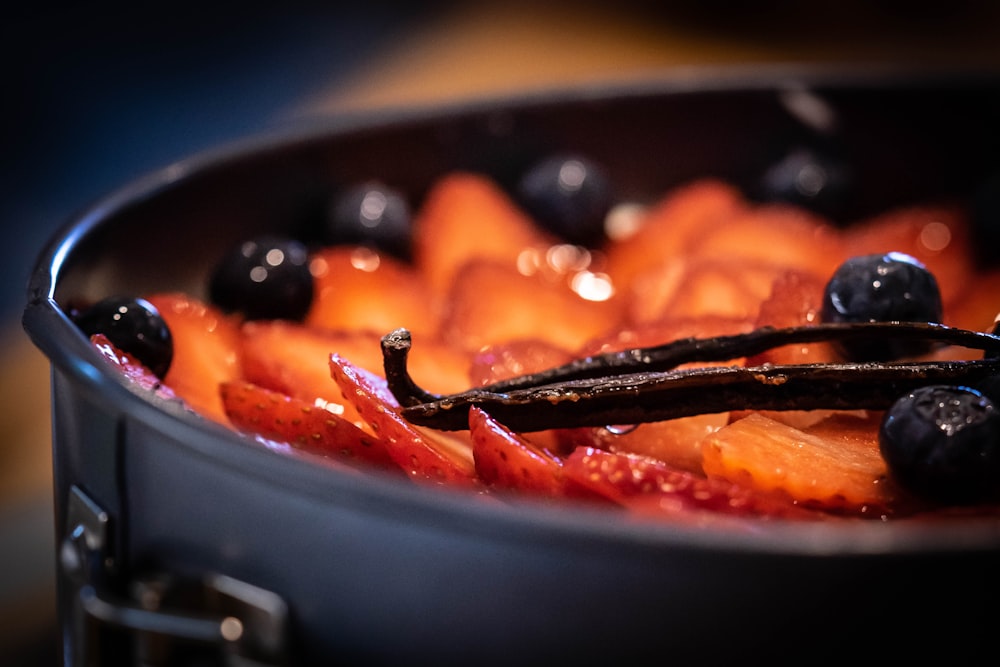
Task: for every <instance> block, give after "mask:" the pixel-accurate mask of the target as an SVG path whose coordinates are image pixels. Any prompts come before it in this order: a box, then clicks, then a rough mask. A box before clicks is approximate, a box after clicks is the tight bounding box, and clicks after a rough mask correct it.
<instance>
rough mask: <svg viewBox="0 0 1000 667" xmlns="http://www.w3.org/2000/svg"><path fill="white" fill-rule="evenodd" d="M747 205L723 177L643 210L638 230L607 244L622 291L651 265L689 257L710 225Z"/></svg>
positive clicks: (688, 187) (687, 187) (687, 186)
mask: <svg viewBox="0 0 1000 667" xmlns="http://www.w3.org/2000/svg"><path fill="white" fill-rule="evenodd" d="M745 206H746V202H745V201H744V198H743V195H742V194H741V193H740V191H739V190H738V189H737V188H735V187H733V186H731V185H729V184H728V183H723V182H722V181H718V180H713V179H704V180H697V181H692V182H690V183H686V184H684V185H681V186H678V187H677V188H675V189H673V190H671V192H670V193H669V194H667V195H665V196H664V197H663V198H662V199H661V200H659V201H658V202H656V203H654V204H653V205H652V206H651V207H649V209H648V210H647V211H646V212H645V213H644V214H642V216H641V218H640V220H639V228H638V229H637V231H636V232H635V233H633V234H631V235H629V236H627V237H625V238H622V239H620V240H615V241H613V242H611V243H609V244H608V246H607V257H608V260H607V261H608V269H607V270H608V273H609V274H610V275H611V279H612V280H613V282H614V284H615V285H616V286H617V287H618V288H619V289H628V287H629V286H630V285H631V283H632V281H633V280H634V279H635V277H636V276H638V275H639V274H641V273H644V272H645V271H646V270H647V269H650V268H651V267H653V266H656V265H658V264H660V263H662V262H664V261H669V260H670V259H676V258H681V257H684V256H686V255H687V254H688V247H689V245H690V244H691V243H692V242H693V241H694V240H695V239H696V238H697V237H698V236H699V235H700V234H702V233H703V232H704V230H706V229H710V228H712V227H714V226H715V225H717V224H719V223H720V222H721V221H723V220H725V219H728V218H730V217H732V216H734V215H736V214H737V213H738V212H740V211H741V210H743V209H744V208H745Z"/></svg>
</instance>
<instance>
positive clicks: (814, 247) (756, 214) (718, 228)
mask: <svg viewBox="0 0 1000 667" xmlns="http://www.w3.org/2000/svg"><path fill="white" fill-rule="evenodd" d="M689 251H690V252H691V254H692V256H700V257H705V258H715V259H722V260H725V261H733V262H741V261H750V262H755V263H760V264H771V265H773V266H780V267H785V268H791V269H798V270H800V271H806V272H813V273H815V274H817V275H820V276H827V275H830V274H831V273H833V271H834V269H836V268H837V266H838V265H839V264H840V263H841V262H842V261H843V260H844V259H846V257H847V250H846V249H845V248H844V242H843V239H842V237H841V233H840V230H839V229H838V228H837V227H835V226H834V225H833V224H832V223H831V222H830V221H828V220H826V219H825V218H822V217H819V216H817V215H814V214H812V213H809V212H808V211H807V210H806V209H804V208H799V207H795V206H790V205H787V204H759V205H756V206H751V207H748V208H746V209H745V210H744V211H743V212H742V213H741V214H739V215H734V216H732V217H729V218H727V219H725V220H722V221H720V222H719V224H716V225H713V226H712V227H706V228H705V229H703V230H702V233H701V234H699V235H698V237H697V239H696V241H695V242H694V243H692V244H691V246H690V248H689Z"/></svg>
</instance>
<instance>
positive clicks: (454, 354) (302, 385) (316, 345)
mask: <svg viewBox="0 0 1000 667" xmlns="http://www.w3.org/2000/svg"><path fill="white" fill-rule="evenodd" d="M241 335H242V356H243V369H244V377H245V378H246V379H247V380H249V381H251V382H254V383H256V384H259V385H261V386H264V387H267V388H269V389H274V390H276V391H281V392H283V393H286V394H288V395H290V396H295V397H296V398H301V399H303V400H305V401H309V402H312V401H313V400H314V399H316V398H322V399H323V400H324V401H326V402H328V403H331V404H336V405H340V406H342V407H343V414H342V416H343V417H344V418H345V419H347V420H349V421H351V422H353V423H356V424H358V425H363V424H364V420H362V419H361V418H360V416H359V415H358V414H357V411H356V410H355V409H354V407H353V405H352V403H351V401H349V400H347V399H345V397H344V395H343V393H342V392H341V389H340V387H339V386H337V383H336V382H334V381H333V378H331V377H330V354H331V353H332V352H337V353H338V354H340V356H342V357H344V358H345V359H350V360H351V363H352V364H354V365H356V366H358V367H361V368H364V369H365V370H367V371H369V372H371V373H374V374H376V375H380V376H381V375H383V373H384V371H383V370H382V348H381V345H380V339H381V336H380V335H379V334H377V333H375V332H373V331H367V330H362V331H352V330H339V331H331V330H324V329H316V328H313V327H309V326H304V325H301V324H296V323H294V322H287V321H281V320H273V321H267V322H264V321H261V322H248V323H246V325H244V326H243V328H242V330H241ZM408 366H409V370H410V373H411V375H412V376H413V378H414V380H415V381H416V382H417V383H418V384H421V385H422V386H423V387H424V388H425V389H427V390H428V391H432V392H441V393H453V392H457V391H461V390H463V389H467V388H468V370H467V368H468V358H467V357H466V356H465V355H464V354H462V353H461V352H460V351H459V350H456V349H455V348H453V347H449V346H447V345H444V344H443V343H440V342H438V341H437V340H436V339H431V340H426V339H421V338H418V339H416V340H415V341H414V349H413V352H412V354H411V359H410V363H409V364H408ZM331 407H333V406H331ZM362 427H363V428H367V426H366V425H364V426H362Z"/></svg>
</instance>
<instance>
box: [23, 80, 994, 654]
mask: <svg viewBox="0 0 1000 667" xmlns="http://www.w3.org/2000/svg"><path fill="white" fill-rule="evenodd" d="M817 103H818V104H819V108H820V109H821V110H826V111H832V112H833V114H834V116H833V118H834V119H835V123H834V124H833V125H826V126H824V125H823V123H822V122H821V121H822V118H820V117H817V116H815V115H810V113H811V112H809V111H808V110H807V111H806V112H804V113H803V111H802V110H803V109H808V108H809V105H816V104H817ZM821 116H822V114H821ZM998 118H1000V77H997V76H994V75H993V74H992V73H989V72H978V73H971V72H962V73H955V72H931V73H927V72H925V73H919V74H915V73H907V72H898V71H882V70H878V71H876V70H868V71H865V72H858V71H851V72H844V71H830V70H827V71H814V70H808V71H800V70H789V69H783V68H782V69H776V70H764V71H760V70H746V71H740V70H735V71H734V70H727V71H725V72H712V71H702V72H694V73H692V72H684V73H678V74H669V75H666V76H664V77H662V78H656V79H651V80H648V81H645V82H643V83H641V84H636V83H632V84H629V85H628V86H622V87H613V86H606V87H601V88H599V89H594V88H587V89H579V88H577V89H571V90H563V91H553V92H550V93H546V94H543V95H537V96H525V97H519V98H506V99H502V100H488V101H481V102H475V103H471V104H463V105H456V106H451V107H448V108H434V109H419V110H398V111H386V112H383V113H379V114H376V115H374V116H371V117H361V116H356V117H355V116H352V117H346V118H330V119H326V120H323V121H321V122H317V123H311V124H309V125H308V126H303V125H300V126H296V127H295V128H293V129H291V130H290V131H288V132H284V133H279V134H275V135H270V136H267V137H262V138H254V139H252V140H249V141H246V142H242V143H239V144H238V145H231V146H226V147H223V148H221V149H219V150H217V151H213V152H210V153H207V154H202V155H198V156H194V157H192V158H190V159H188V160H185V161H183V162H180V163H178V164H175V165H171V166H169V167H167V168H165V169H163V170H161V171H158V172H156V173H153V174H151V175H149V176H148V177H147V178H145V179H143V180H140V181H138V182H135V183H132V184H130V185H127V186H125V187H123V188H122V189H120V190H118V191H117V192H114V193H112V194H111V195H110V196H108V197H107V198H105V199H103V200H101V201H99V202H97V203H96V204H95V205H94V206H93V207H91V208H90V209H89V210H86V211H84V212H83V213H82V214H80V215H78V216H76V217H75V218H74V219H73V220H71V221H69V224H68V225H67V226H66V227H65V228H64V229H63V230H62V231H61V232H60V233H59V234H58V235H57V236H56V237H55V238H53V239H52V240H51V242H50V243H49V245H48V246H47V247H46V248H45V249H44V250H43V251H42V253H41V255H40V257H39V259H38V261H37V268H36V269H35V271H34V273H33V276H32V279H31V281H30V286H29V292H28V300H27V305H26V307H25V310H24V315H23V323H24V327H25V329H26V330H27V332H28V333H29V335H30V337H31V338H32V340H33V341H34V343H35V344H36V345H37V346H38V347H39V348H40V349H41V350H42V351H43V352H44V353H45V354H46V356H47V357H48V358H49V359H50V360H51V365H52V386H53V426H54V481H55V494H56V499H55V500H56V502H55V506H56V516H55V530H56V538H57V540H56V543H57V545H59V550H60V553H59V609H60V625H61V628H62V635H63V636H62V639H63V655H64V657H65V661H66V664H133V663H140V662H145V663H146V664H159V663H163V664H166V663H170V664H178V663H179V664H184V663H185V661H189V662H191V663H192V664H195V662H196V661H198V660H202V659H206V658H211V659H217V660H219V661H221V662H228V663H230V664H295V665H299V664H334V663H343V664H400V663H411V662H414V661H416V662H417V663H420V664H451V663H455V664H459V663H460V664H483V665H485V664H523V663H525V662H531V663H532V664H534V663H537V662H541V661H543V660H557V659H558V660H562V661H575V660H583V661H584V662H585V663H587V664H594V663H597V662H599V661H615V664H622V663H623V662H634V661H636V660H637V659H639V658H647V657H648V658H651V659H654V660H656V661H657V662H661V663H667V662H675V663H676V662H678V661H679V662H680V663H682V664H697V663H708V664H714V663H718V662H721V661H723V660H733V659H735V660H742V661H747V660H749V661H751V662H754V663H759V662H764V661H773V662H775V663H783V662H789V661H794V659H795V657H796V656H797V657H799V658H801V659H802V661H812V660H813V659H819V658H820V656H823V659H834V658H844V659H849V658H852V657H856V658H861V657H862V656H864V657H865V658H872V657H875V656H891V657H894V658H897V659H899V658H902V657H904V656H912V655H922V656H923V655H927V652H928V651H931V650H935V649H947V650H948V651H951V652H953V653H952V655H953V657H955V659H956V660H957V658H958V656H959V654H963V655H964V654H965V653H968V655H970V656H971V655H979V651H989V652H992V651H995V648H993V642H994V640H993V637H994V636H995V635H994V634H993V633H994V631H995V627H996V622H997V621H998V620H1000V619H998V612H997V604H996V600H997V599H998V595H1000V567H998V563H1000V522H998V521H996V520H990V521H982V520H980V521H960V520H956V521H954V522H942V523H941V524H940V525H934V526H924V527H915V526H912V525H903V524H900V525H890V524H887V523H879V522H860V523H855V522H849V523H848V524H847V525H839V524H829V525H828V524H824V525H786V524H783V523H780V522H774V523H767V524H763V525H761V527H760V529H759V531H756V532H749V533H732V532H727V531H723V530H716V529H696V528H693V527H683V526H670V525H655V524H648V523H642V522H622V521H621V519H620V517H618V516H609V515H606V514H604V513H601V512H598V511H596V510H590V509H584V508H578V509H570V508H564V507H563V508H554V507H548V506H541V505H536V504H532V503H526V504H524V505H519V504H515V505H510V506H507V505H503V506H501V505H488V504H483V503H476V502H470V500H469V498H468V497H465V496H464V495H463V494H462V493H458V492H449V491H444V490H435V489H427V488H422V487H415V486H412V485H409V484H406V483H404V482H400V481H399V480H396V479H389V478H386V477H383V476H381V475H378V474H371V475H364V476H358V475H356V474H351V473H349V472H345V471H343V470H339V469H336V468H333V467H330V466H324V465H319V464H316V463H313V462H308V461H303V460H300V459H296V458H291V457H288V456H285V455H281V454H277V453H275V452H272V451H268V450H266V449H265V448H262V447H259V446H256V445H254V444H252V443H250V442H247V441H246V440H243V439H241V438H239V437H237V436H235V435H234V434H232V433H230V432H228V431H227V430H225V429H223V428H222V427H218V426H215V425H212V424H208V423H205V422H203V421H202V420H199V419H197V418H195V417H193V416H192V415H190V414H187V413H184V412H182V411H180V410H177V409H176V408H175V406H172V405H169V404H157V403H156V402H155V401H151V400H149V399H147V398H145V397H143V396H140V395H139V394H137V393H136V392H134V391H133V390H132V389H130V388H129V386H128V384H127V383H126V382H125V381H124V380H123V379H122V378H121V377H118V376H117V375H116V374H115V373H114V372H113V371H112V370H110V369H109V367H108V366H107V364H105V363H104V361H103V360H102V359H101V358H100V357H99V356H98V354H97V353H96V352H95V351H94V350H93V349H92V348H91V346H90V345H89V343H88V341H87V339H86V338H85V337H84V336H83V335H82V334H81V333H80V332H79V331H78V330H77V329H76V327H75V326H74V325H73V324H72V322H71V321H70V319H69V316H68V308H69V304H71V303H74V302H86V301H92V300H95V299H98V298H100V297H103V296H107V295H110V294H113V293H119V292H121V291H122V290H123V289H127V290H128V291H130V292H132V293H136V294H140V293H145V292H150V291H154V290H165V289H177V290H185V291H188V292H191V293H193V294H196V295H202V294H203V290H204V287H203V286H204V285H205V284H206V272H207V270H208V269H209V267H210V266H211V265H212V263H213V262H214V260H215V259H216V258H217V257H218V256H219V255H220V254H221V252H222V250H223V249H224V248H227V247H228V246H229V245H230V244H231V243H232V242H234V241H235V240H237V239H241V238H245V237H247V236H249V235H251V234H253V233H255V232H258V231H264V230H268V231H286V232H292V233H296V234H299V235H302V234H308V233H309V230H310V229H311V226H312V224H313V222H314V221H315V219H316V216H317V215H318V214H319V212H320V211H321V210H322V207H323V206H324V203H325V201H326V200H327V198H328V197H329V194H330V193H331V192H332V191H334V190H335V189H336V188H338V187H341V186H343V185H345V184H348V183H351V182H355V181H358V180H362V179H366V178H370V177H377V178H379V179H381V180H383V181H384V182H387V183H391V184H392V185H393V186H394V187H397V188H399V189H400V190H402V191H404V192H405V193H406V194H407V195H408V196H409V197H410V198H411V201H412V202H414V203H415V204H417V203H419V202H420V200H421V198H422V196H423V194H424V193H425V192H426V190H427V189H428V187H429V185H430V184H431V183H432V182H433V181H434V180H435V179H436V178H437V177H439V176H441V175H442V174H444V173H445V172H448V171H450V170H453V169H458V168H462V169H477V170H481V171H486V172H488V173H490V174H493V175H494V176H495V177H496V178H497V179H499V180H501V181H504V180H505V179H509V178H510V177H511V175H512V174H514V173H516V172H517V170H518V169H520V168H521V167H522V166H523V164H524V163H525V160H527V159H530V158H533V157H535V156H537V155H540V154H543V153H545V152H547V151H551V150H555V149H572V150H574V151H580V152H582V153H584V154H587V155H589V156H591V157H593V158H594V159H595V160H597V161H599V162H600V163H602V164H603V165H605V166H606V168H607V169H608V171H609V173H611V174H612V175H613V176H614V179H615V181H616V183H617V184H618V185H619V187H620V189H621V194H622V196H624V197H628V198H635V199H639V200H642V199H647V200H648V199H651V198H653V197H655V196H656V195H658V194H661V193H663V192H664V191H666V190H667V189H668V188H670V187H671V186H673V185H676V184H679V183H681V182H683V181H685V180H688V179H692V178H695V177H700V176H715V177H720V178H725V179H728V180H731V181H732V182H734V183H738V184H741V185H748V184H750V183H752V182H753V179H754V178H756V177H757V176H758V175H759V174H760V172H761V169H762V168H763V167H764V166H765V165H766V164H767V163H768V161H769V160H771V159H772V157H773V155H775V152H776V151H780V150H782V149H784V148H787V147H788V146H791V145H795V144H799V143H809V142H814V141H820V142H823V143H824V144H825V145H832V146H836V147H837V150H838V151H839V152H840V155H842V156H843V157H844V158H845V159H846V161H847V162H848V163H849V164H850V166H851V169H852V173H853V180H852V187H851V188H850V190H849V191H848V194H846V195H845V196H844V197H843V198H841V199H840V200H839V202H838V204H839V205H840V206H839V208H838V209H837V211H836V212H835V213H832V214H831V215H836V216H838V217H840V218H841V219H845V220H847V219H852V218H856V217H860V216H863V215H867V214H869V213H874V212H877V211H879V210H883V209H885V208H887V207H889V206H892V205H896V204H901V203H907V202H916V201H923V200H929V199H934V198H939V197H967V198H968V197H973V196H974V195H975V193H976V192H977V191H978V189H979V188H981V187H982V186H983V185H984V184H985V183H986V182H988V180H989V179H990V178H991V177H992V176H993V171H994V170H996V156H997V155H998V150H997V149H998V144H1000V131H998V130H997V119H998ZM994 238H995V236H994ZM989 251H992V252H995V251H996V247H995V246H993V247H992V248H989ZM987 254H988V253H987ZM989 654H990V653H984V654H983V655H989ZM197 664H203V663H197ZM608 664H610V663H608Z"/></svg>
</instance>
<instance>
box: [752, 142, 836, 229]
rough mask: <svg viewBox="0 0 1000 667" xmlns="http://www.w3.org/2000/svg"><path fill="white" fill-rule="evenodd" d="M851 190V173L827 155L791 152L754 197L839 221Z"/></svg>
mask: <svg viewBox="0 0 1000 667" xmlns="http://www.w3.org/2000/svg"><path fill="white" fill-rule="evenodd" d="M851 186H852V176H851V170H850V169H849V168H848V166H847V165H846V163H845V162H843V161H842V160H839V159H837V158H835V157H833V156H832V155H830V154H828V153H822V152H820V151H818V150H815V149H812V148H806V147H797V148H793V149H790V150H789V151H788V152H787V153H785V154H784V155H782V156H781V157H780V158H779V159H778V160H777V161H776V162H775V163H774V164H772V165H770V166H769V167H767V168H766V169H765V170H764V173H763V174H762V175H761V177H760V180H759V182H758V183H757V184H756V188H755V189H754V191H753V192H752V193H751V194H752V196H753V197H754V198H756V199H759V200H762V201H776V202H786V203H790V204H794V205H796V206H801V207H803V208H806V209H809V210H811V211H814V212H816V213H819V214H822V215H827V216H830V217H837V216H838V215H839V214H840V213H841V211H842V209H843V208H844V206H845V202H846V199H847V197H848V194H849V191H850V189H851Z"/></svg>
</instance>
